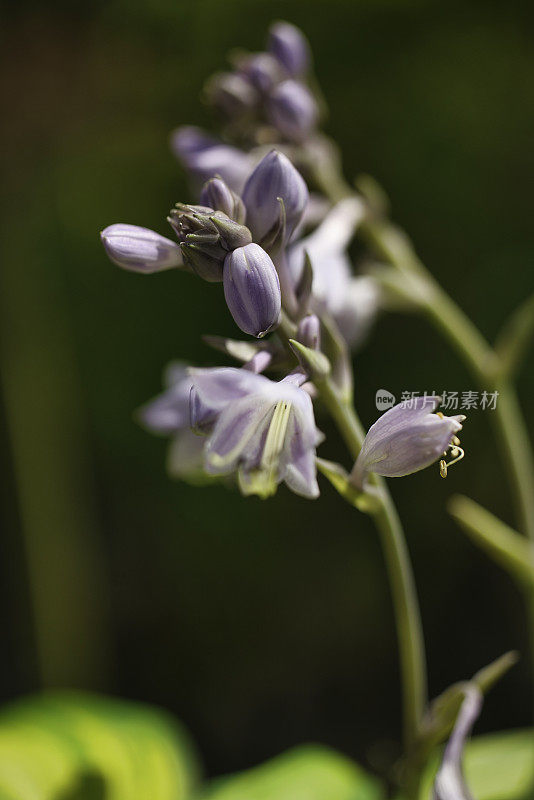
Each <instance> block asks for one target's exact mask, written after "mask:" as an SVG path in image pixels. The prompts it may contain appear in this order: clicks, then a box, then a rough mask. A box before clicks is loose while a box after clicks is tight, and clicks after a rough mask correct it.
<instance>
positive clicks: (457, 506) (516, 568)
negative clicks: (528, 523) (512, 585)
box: [449, 495, 534, 583]
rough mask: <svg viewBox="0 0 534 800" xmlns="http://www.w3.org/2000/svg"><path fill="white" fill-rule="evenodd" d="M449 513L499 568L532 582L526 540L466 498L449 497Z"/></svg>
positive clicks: (533, 563)
mask: <svg viewBox="0 0 534 800" xmlns="http://www.w3.org/2000/svg"><path fill="white" fill-rule="evenodd" d="M449 513H450V514H451V516H452V517H454V519H455V520H456V522H458V524H459V525H460V527H461V528H462V529H463V530H464V531H465V532H466V533H467V535H468V536H469V537H470V538H471V539H472V540H473V541H474V542H475V544H478V545H479V547H481V548H482V549H483V550H485V551H486V552H487V553H488V555H490V556H491V557H492V558H493V559H494V560H495V561H496V562H497V563H498V564H500V565H501V566H503V567H504V568H505V569H506V570H508V572H510V573H511V574H512V575H514V576H515V577H516V578H519V579H520V581H522V582H525V581H526V582H527V583H532V582H533V581H534V552H533V550H532V547H531V544H530V542H528V541H527V539H525V538H524V537H523V536H521V535H520V534H519V533H517V531H515V530H514V529H513V528H510V527H509V526H508V525H506V524H505V523H504V522H502V521H501V520H500V519H498V518H497V517H496V516H494V515H493V514H492V513H491V512H490V511H488V510H487V509H485V508H483V507H482V506H480V505H479V504H478V503H475V501H474V500H471V499H470V498H469V497H464V496H463V495H455V496H454V497H452V498H451V499H450V501H449Z"/></svg>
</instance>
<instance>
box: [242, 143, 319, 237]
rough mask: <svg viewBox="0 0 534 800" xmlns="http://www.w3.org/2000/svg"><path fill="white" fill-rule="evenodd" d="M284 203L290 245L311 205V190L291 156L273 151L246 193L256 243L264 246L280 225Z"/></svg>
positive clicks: (262, 162)
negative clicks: (267, 237) (268, 236)
mask: <svg viewBox="0 0 534 800" xmlns="http://www.w3.org/2000/svg"><path fill="white" fill-rule="evenodd" d="M280 200H282V201H283V204H284V213H285V234H286V236H285V241H286V242H287V241H288V240H289V238H290V237H291V234H292V233H293V231H294V230H295V228H296V227H297V225H298V224H299V222H300V220H301V219H302V215H303V214H304V210H305V209H306V206H307V204H308V189H307V187H306V184H305V183H304V179H303V178H302V176H301V175H300V173H299V172H298V171H297V170H296V169H295V167H294V166H293V164H292V163H291V161H290V160H289V159H288V158H287V156H285V155H284V154H283V153H279V152H278V151H276V150H272V151H271V152H270V153H268V154H267V155H266V156H265V158H263V159H262V160H261V161H260V163H259V164H258V166H257V167H256V168H255V169H254V171H253V172H252V174H251V175H250V176H249V178H248V180H247V182H246V184H245V188H244V190H243V202H244V203H245V206H246V209H247V227H248V228H250V230H251V231H252V235H253V237H254V241H256V242H259V243H260V244H261V242H262V239H264V238H265V237H266V236H267V234H269V233H270V232H271V231H272V230H273V229H274V228H275V227H276V225H277V224H278V223H279V221H280Z"/></svg>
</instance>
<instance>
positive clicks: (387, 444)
mask: <svg viewBox="0 0 534 800" xmlns="http://www.w3.org/2000/svg"><path fill="white" fill-rule="evenodd" d="M439 402H440V398H439V397H426V396H424V397H423V396H421V397H414V398H412V399H410V400H405V401H404V402H402V403H398V405H396V406H394V407H393V408H390V409H389V411H386V413H385V414H382V416H381V417H379V418H378V420H377V421H376V422H375V423H374V425H371V427H370V428H369V431H368V432H367V436H366V437H365V440H364V442H363V445H362V449H361V451H360V454H359V456H358V458H357V459H356V463H355V465H354V469H353V471H352V475H351V480H352V482H353V483H354V484H355V485H356V486H359V487H362V486H363V485H364V483H365V481H366V478H367V476H368V474H369V473H370V472H375V473H376V474H377V475H383V476H385V477H386V478H399V477H402V476H404V475H410V474H411V473H412V472H418V471H419V470H421V469H424V468H425V467H428V466H430V464H433V463H434V461H437V459H438V458H440V457H442V456H443V454H444V453H445V451H447V450H448V448H449V447H450V446H451V444H453V445H454V442H455V441H456V434H457V433H458V431H460V430H461V428H462V422H463V420H464V419H465V416H464V415H463V414H458V415H456V416H452V417H444V416H443V414H439V413H438V414H436V413H434V412H435V410H436V408H437V407H438V405H439Z"/></svg>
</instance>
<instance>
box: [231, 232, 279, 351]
mask: <svg viewBox="0 0 534 800" xmlns="http://www.w3.org/2000/svg"><path fill="white" fill-rule="evenodd" d="M223 281H224V296H225V299H226V303H227V305H228V308H229V309H230V313H231V314H232V316H233V318H234V320H235V322H236V324H237V325H238V326H239V327H240V328H241V330H242V331H244V332H245V333H249V334H250V335H251V336H256V337H258V338H260V337H263V336H265V334H266V333H268V332H269V331H270V330H272V329H273V328H274V327H275V326H276V325H277V324H278V321H279V318H280V311H281V308H282V296H281V293H280V282H279V280H278V274H277V272H276V268H275V266H274V264H273V262H272V261H271V259H270V257H269V256H268V255H267V253H266V252H265V250H263V249H262V248H261V247H260V246H259V245H258V244H247V245H246V246H245V247H238V248H237V249H236V250H234V251H233V252H231V253H229V254H228V255H227V256H226V259H225V262H224V271H223Z"/></svg>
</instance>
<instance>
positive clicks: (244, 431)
mask: <svg viewBox="0 0 534 800" xmlns="http://www.w3.org/2000/svg"><path fill="white" fill-rule="evenodd" d="M272 412H273V407H272V404H271V403H268V402H267V403H266V402H265V401H264V400H263V398H261V397H258V396H257V395H253V396H251V397H244V398H242V399H241V400H238V401H236V402H234V403H231V404H229V405H228V406H227V407H226V409H225V410H224V411H223V412H222V413H221V415H220V417H219V418H218V420H217V422H216V424H215V428H214V430H213V433H212V435H211V437H210V439H209V440H208V443H207V445H206V471H207V472H209V473H210V474H212V475H226V474H228V473H230V472H233V471H234V470H235V469H236V467H237V465H238V463H239V461H240V460H241V459H242V458H243V455H244V450H245V448H246V447H247V445H248V444H249V443H250V441H251V440H252V438H253V437H254V435H255V434H256V439H257V438H258V437H259V436H260V435H261V433H262V431H263V428H267V426H268V424H269V420H270V417H271V416H272ZM254 449H256V448H254Z"/></svg>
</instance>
